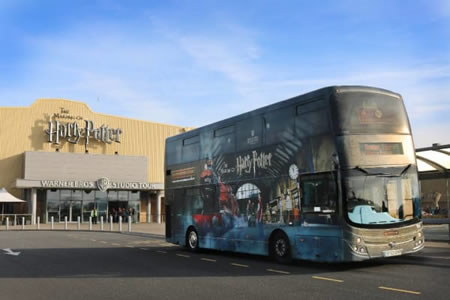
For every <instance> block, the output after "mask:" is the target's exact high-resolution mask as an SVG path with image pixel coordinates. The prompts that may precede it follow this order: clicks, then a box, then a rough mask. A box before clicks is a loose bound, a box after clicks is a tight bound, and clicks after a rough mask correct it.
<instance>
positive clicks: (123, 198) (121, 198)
mask: <svg viewBox="0 0 450 300" xmlns="http://www.w3.org/2000/svg"><path fill="white" fill-rule="evenodd" d="M118 194H119V201H128V191H119V192H118Z"/></svg>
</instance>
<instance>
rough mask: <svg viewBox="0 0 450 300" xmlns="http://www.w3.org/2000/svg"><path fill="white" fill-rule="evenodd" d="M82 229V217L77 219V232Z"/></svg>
mask: <svg viewBox="0 0 450 300" xmlns="http://www.w3.org/2000/svg"><path fill="white" fill-rule="evenodd" d="M80 229H81V218H80V216H78V217H77V230H80Z"/></svg>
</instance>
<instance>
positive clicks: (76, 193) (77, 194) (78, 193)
mask: <svg viewBox="0 0 450 300" xmlns="http://www.w3.org/2000/svg"><path fill="white" fill-rule="evenodd" d="M82 199H83V191H82V190H73V191H72V200H80V201H81V200H82Z"/></svg>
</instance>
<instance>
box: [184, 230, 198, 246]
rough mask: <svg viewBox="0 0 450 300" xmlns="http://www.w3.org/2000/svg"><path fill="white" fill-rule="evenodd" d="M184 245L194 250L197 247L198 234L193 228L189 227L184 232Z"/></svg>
mask: <svg viewBox="0 0 450 300" xmlns="http://www.w3.org/2000/svg"><path fill="white" fill-rule="evenodd" d="M186 246H187V247H188V248H189V250H192V251H195V250H197V249H198V234H197V231H195V229H194V228H192V227H191V228H189V230H188V232H187V234H186Z"/></svg>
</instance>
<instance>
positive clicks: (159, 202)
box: [156, 191, 163, 224]
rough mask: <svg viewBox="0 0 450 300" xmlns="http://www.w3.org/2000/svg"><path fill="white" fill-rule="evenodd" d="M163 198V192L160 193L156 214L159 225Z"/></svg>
mask: <svg viewBox="0 0 450 300" xmlns="http://www.w3.org/2000/svg"><path fill="white" fill-rule="evenodd" d="M162 196H163V192H162V191H159V192H158V195H157V199H156V211H157V212H156V213H157V220H158V224H161V198H162Z"/></svg>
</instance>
